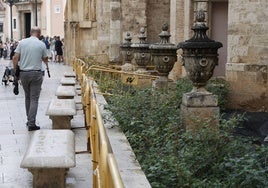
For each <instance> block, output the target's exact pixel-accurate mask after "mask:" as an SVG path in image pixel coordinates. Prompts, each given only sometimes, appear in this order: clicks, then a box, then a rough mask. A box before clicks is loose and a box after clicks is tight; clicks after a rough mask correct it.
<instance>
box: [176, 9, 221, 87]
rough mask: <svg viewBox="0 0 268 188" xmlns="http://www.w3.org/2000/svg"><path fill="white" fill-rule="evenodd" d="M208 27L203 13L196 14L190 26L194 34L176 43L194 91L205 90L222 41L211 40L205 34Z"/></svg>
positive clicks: (216, 62)
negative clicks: (192, 24)
mask: <svg viewBox="0 0 268 188" xmlns="http://www.w3.org/2000/svg"><path fill="white" fill-rule="evenodd" d="M208 29H209V28H208V27H207V26H206V24H205V13H204V11H203V10H200V11H198V12H197V14H196V23H195V24H194V26H193V27H192V30H193V31H194V36H193V37H192V38H191V39H189V40H187V41H185V42H181V43H179V45H178V48H181V49H182V50H183V54H182V61H183V66H184V67H185V69H186V73H187V76H188V77H189V79H190V80H191V81H192V82H193V86H194V88H193V90H194V91H205V86H206V84H207V81H208V80H209V79H210V78H211V77H212V75H213V71H214V68H215V66H216V65H218V49H219V48H221V47H222V43H220V42H215V41H214V40H211V39H209V38H208V36H207V35H206V31H207V30H208Z"/></svg>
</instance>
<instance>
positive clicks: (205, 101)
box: [181, 92, 219, 130]
mask: <svg viewBox="0 0 268 188" xmlns="http://www.w3.org/2000/svg"><path fill="white" fill-rule="evenodd" d="M181 117H182V122H183V124H184V126H185V128H186V129H188V130H189V129H190V130H198V129H200V128H202V126H209V127H211V128H212V129H214V128H215V130H216V129H217V125H218V124H219V119H218V117H219V107H218V97H217V96H216V95H213V94H211V93H209V92H190V93H185V94H183V97H182V104H181Z"/></svg>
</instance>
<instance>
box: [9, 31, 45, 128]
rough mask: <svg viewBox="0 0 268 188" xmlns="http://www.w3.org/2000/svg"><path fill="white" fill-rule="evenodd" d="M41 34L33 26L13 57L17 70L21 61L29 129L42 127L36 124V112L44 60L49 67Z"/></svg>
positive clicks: (20, 77)
mask: <svg viewBox="0 0 268 188" xmlns="http://www.w3.org/2000/svg"><path fill="white" fill-rule="evenodd" d="M40 35H41V30H40V28H38V27H33V28H32V29H31V36H30V37H29V38H26V39H23V40H21V41H20V42H19V45H18V47H17V48H16V50H15V55H14V57H13V63H14V69H15V71H16V70H17V69H18V62H19V61H20V67H19V68H20V75H19V79H20V80H21V83H22V87H23V89H24V93H25V109H26V115H27V126H28V130H29V131H34V130H38V129H40V127H39V126H36V114H37V109H38V100H39V96H40V91H41V85H42V82H43V79H42V72H41V69H42V60H43V61H44V63H45V64H46V66H47V69H48V57H47V51H46V45H45V44H44V43H43V42H42V41H40V40H39V37H40ZM17 79H18V78H17Z"/></svg>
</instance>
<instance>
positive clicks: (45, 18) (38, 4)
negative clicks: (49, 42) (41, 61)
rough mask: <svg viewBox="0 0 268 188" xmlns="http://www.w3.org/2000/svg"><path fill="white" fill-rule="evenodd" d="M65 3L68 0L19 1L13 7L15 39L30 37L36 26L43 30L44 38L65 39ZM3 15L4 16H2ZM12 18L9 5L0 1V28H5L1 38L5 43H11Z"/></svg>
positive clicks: (0, 34)
mask: <svg viewBox="0 0 268 188" xmlns="http://www.w3.org/2000/svg"><path fill="white" fill-rule="evenodd" d="M65 3H66V0H17V1H16V2H15V3H14V5H13V6H12V33H13V39H14V40H20V39H22V38H25V37H28V36H29V35H30V29H31V27H33V26H35V25H36V24H37V26H39V27H40V28H41V31H42V34H43V35H44V36H55V35H56V36H61V37H63V36H64V27H63V21H64V7H65ZM2 7H3V8H2ZM1 13H3V14H4V16H1ZM36 13H37V14H36ZM10 17H11V13H10V6H9V4H8V3H5V1H4V0H0V26H1V25H2V26H3V30H2V32H1V30H0V36H1V39H2V40H3V41H9V40H10V38H11V21H10V19H11V18H10ZM36 21H37V23H36ZM0 29H1V28H0Z"/></svg>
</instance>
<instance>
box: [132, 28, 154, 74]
mask: <svg viewBox="0 0 268 188" xmlns="http://www.w3.org/2000/svg"><path fill="white" fill-rule="evenodd" d="M146 38H147V36H146V34H145V28H143V27H142V28H141V29H140V35H139V43H134V44H132V45H131V48H132V49H133V53H134V59H135V62H136V64H137V65H138V67H137V68H138V70H137V71H136V72H137V73H147V70H146V66H147V65H148V64H149V63H150V60H151V53H150V50H149V43H147V41H146Z"/></svg>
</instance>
